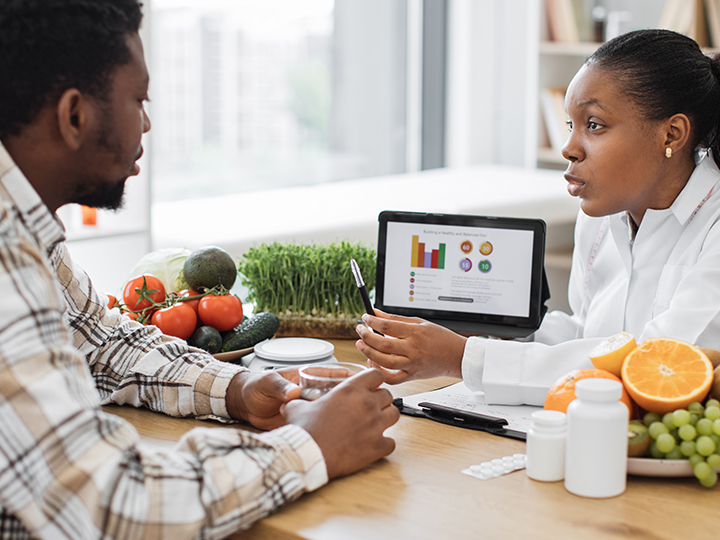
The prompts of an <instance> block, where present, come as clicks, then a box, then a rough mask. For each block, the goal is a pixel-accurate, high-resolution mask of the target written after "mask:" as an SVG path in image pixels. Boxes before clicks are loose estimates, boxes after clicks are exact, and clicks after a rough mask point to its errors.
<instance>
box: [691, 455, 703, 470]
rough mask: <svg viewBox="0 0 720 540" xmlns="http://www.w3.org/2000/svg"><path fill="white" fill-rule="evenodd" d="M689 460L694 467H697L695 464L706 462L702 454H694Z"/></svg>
mask: <svg viewBox="0 0 720 540" xmlns="http://www.w3.org/2000/svg"><path fill="white" fill-rule="evenodd" d="M688 461H689V462H690V465H692V466H693V469H694V468H695V465H697V464H698V463H701V462H704V461H705V458H704V457H702V456H701V455H700V454H693V455H692V456H690V457H689V458H688Z"/></svg>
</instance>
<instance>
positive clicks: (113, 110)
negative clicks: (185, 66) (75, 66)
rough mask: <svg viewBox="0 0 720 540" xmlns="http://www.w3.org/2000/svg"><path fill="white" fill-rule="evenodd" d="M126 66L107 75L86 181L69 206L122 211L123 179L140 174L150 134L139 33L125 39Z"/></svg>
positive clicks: (78, 189)
mask: <svg viewBox="0 0 720 540" xmlns="http://www.w3.org/2000/svg"><path fill="white" fill-rule="evenodd" d="M126 43H127V46H128V49H129V51H130V61H129V62H128V63H127V64H124V65H121V66H118V67H116V68H115V71H114V72H113V73H112V74H111V75H110V85H109V92H108V96H107V97H106V98H105V99H104V100H96V103H97V109H98V111H99V114H98V118H99V122H98V128H97V130H96V134H95V140H94V141H93V142H92V144H91V145H90V148H89V149H88V152H87V153H86V154H85V155H84V156H83V159H85V160H86V163H85V164H84V165H85V167H83V169H84V174H83V175H82V176H83V177H84V178H82V179H81V181H80V182H79V183H78V185H77V186H76V189H75V193H74V194H73V196H72V200H71V201H70V202H75V203H78V204H84V205H86V206H93V207H96V208H107V209H110V210H117V209H118V208H120V207H121V206H122V197H123V191H124V189H125V180H127V178H128V177H129V176H134V175H136V174H138V173H139V172H140V168H139V167H138V165H137V163H136V162H137V160H138V159H140V156H141V155H142V153H143V148H142V144H141V139H142V136H143V133H147V131H149V130H150V119H149V118H148V116H147V114H146V112H145V101H147V98H148V96H147V92H148V82H149V78H148V71H147V66H146V65H145V59H144V56H143V47H142V42H141V41H140V36H139V35H138V34H132V35H129V36H128V37H127V39H126Z"/></svg>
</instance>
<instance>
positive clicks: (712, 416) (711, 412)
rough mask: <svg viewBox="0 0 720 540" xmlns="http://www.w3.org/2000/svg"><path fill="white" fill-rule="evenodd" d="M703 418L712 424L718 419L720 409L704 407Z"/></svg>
mask: <svg viewBox="0 0 720 540" xmlns="http://www.w3.org/2000/svg"><path fill="white" fill-rule="evenodd" d="M705 418H707V419H708V420H712V421H713V422H714V421H715V420H717V419H718V418H720V407H706V408H705Z"/></svg>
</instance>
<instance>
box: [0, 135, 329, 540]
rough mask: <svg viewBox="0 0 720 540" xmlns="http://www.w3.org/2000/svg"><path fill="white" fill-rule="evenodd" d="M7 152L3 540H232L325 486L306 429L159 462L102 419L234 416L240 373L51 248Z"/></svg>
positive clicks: (180, 450)
mask: <svg viewBox="0 0 720 540" xmlns="http://www.w3.org/2000/svg"><path fill="white" fill-rule="evenodd" d="M3 152H4V151H3V148H2V146H0V290H1V291H2V295H1V296H0V537H1V538H27V537H28V536H30V537H33V538H50V539H62V538H67V539H85V538H101V537H102V538H108V539H119V538H148V539H150V538H152V539H157V538H173V539H177V540H179V539H181V538H224V537H226V536H227V535H228V534H230V533H232V532H233V531H236V530H238V529H243V528H246V527H249V526H250V525H251V524H252V523H253V522H254V521H256V520H257V519H259V518H262V517H263V516H266V515H267V514H269V513H271V512H273V511H274V510H275V509H277V508H279V507H280V506H282V505H283V504H285V503H286V502H288V501H290V500H293V499H295V498H297V497H298V496H299V495H300V494H302V493H303V492H305V491H309V490H313V489H316V488H317V487H319V486H320V485H322V484H323V483H325V482H326V481H327V473H326V469H325V463H324V461H323V459H322V454H321V453H320V450H319V448H318V447H317V445H316V444H315V442H314V441H313V440H312V438H311V437H310V436H309V435H308V434H307V433H306V432H305V431H304V430H302V429H300V428H298V427H296V426H285V427H283V428H280V429H277V430H274V431H271V432H267V433H262V434H251V433H248V432H244V431H241V430H238V429H234V428H231V427H227V428H213V429H208V428H200V429H194V430H192V431H190V432H189V433H188V434H186V435H185V436H184V437H183V439H182V440H181V441H180V442H179V444H178V445H177V446H176V447H174V448H171V449H163V450H157V449H154V448H150V447H148V446H147V445H145V444H144V443H143V442H142V441H140V440H139V437H138V434H137V432H136V431H135V429H134V428H133V427H132V426H131V425H130V424H128V423H127V422H125V421H124V420H122V419H120V418H119V417H117V416H114V415H111V414H107V413H105V412H104V411H103V410H102V409H101V403H105V402H116V403H128V404H133V405H142V406H147V407H150V408H152V409H154V410H158V411H163V412H166V413H168V414H173V415H177V416H188V415H198V416H212V417H215V416H217V417H224V416H226V415H227V411H226V410H225V404H224V399H223V398H224V392H225V389H226V388H227V382H228V380H229V378H231V377H232V375H233V373H234V372H235V371H234V369H235V368H233V369H230V368H228V367H227V366H226V365H225V364H222V363H220V362H216V361H215V360H213V359H212V358H211V357H209V356H208V355H205V354H202V353H200V352H198V351H190V350H188V349H187V347H186V346H185V345H184V344H183V343H182V342H179V341H178V340H172V339H168V338H165V337H163V336H162V335H160V334H159V333H157V332H156V331H154V330H151V329H148V328H145V327H142V326H141V325H139V324H136V323H134V322H133V321H130V320H127V319H126V318H123V317H121V316H120V315H119V314H118V313H117V312H114V311H108V310H106V309H105V308H104V306H103V305H102V304H103V299H101V298H100V297H99V296H98V295H97V294H96V293H94V292H93V290H92V286H91V283H90V281H89V279H87V276H86V275H85V274H84V272H81V271H79V270H78V269H77V268H75V267H73V265H72V263H71V262H70V259H69V257H68V256H67V253H66V252H65V249H64V245H63V244H62V243H55V244H52V242H50V243H47V244H46V241H49V240H50V239H51V238H53V234H52V228H53V227H57V223H56V222H55V221H54V218H53V217H52V215H50V214H49V212H48V211H47V208H45V207H44V206H43V205H42V204H41V203H40V201H39V198H38V197H37V194H35V193H34V191H32V189H31V188H30V186H29V184H27V180H25V179H24V177H23V176H22V174H21V173H20V172H19V170H18V169H17V168H16V167H12V166H8V162H7V158H6V156H5V158H4V156H3ZM28 188H29V190H28ZM9 193H10V194H14V195H16V197H9V196H8V194H9ZM51 246H54V247H52V248H51V249H50V250H49V253H50V256H49V258H48V256H46V253H48V249H46V248H50V247H51Z"/></svg>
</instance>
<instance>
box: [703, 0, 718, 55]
mask: <svg viewBox="0 0 720 540" xmlns="http://www.w3.org/2000/svg"><path fill="white" fill-rule="evenodd" d="M705 17H706V19H707V23H708V40H709V42H710V46H711V47H717V48H720V0H705Z"/></svg>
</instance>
